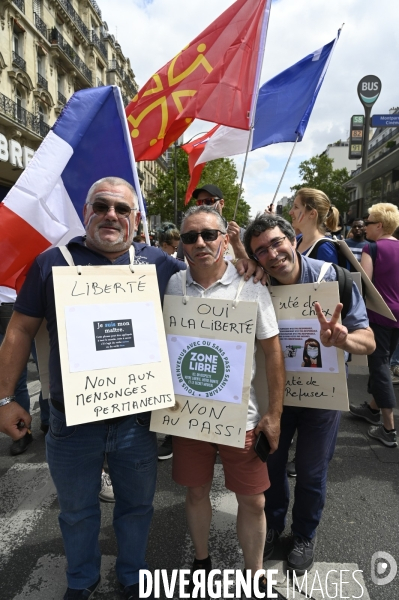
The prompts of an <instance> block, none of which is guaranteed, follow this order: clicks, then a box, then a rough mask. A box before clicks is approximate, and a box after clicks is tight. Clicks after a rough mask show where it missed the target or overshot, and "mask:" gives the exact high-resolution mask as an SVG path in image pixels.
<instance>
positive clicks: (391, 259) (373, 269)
mask: <svg viewBox="0 0 399 600" xmlns="http://www.w3.org/2000/svg"><path fill="white" fill-rule="evenodd" d="M365 225H366V236H367V239H368V240H369V241H370V242H371V243H370V244H368V245H366V246H365V247H364V248H363V252H362V259H361V265H362V267H363V269H364V270H365V271H366V273H367V275H368V276H369V277H370V279H371V280H372V281H373V283H374V285H375V287H376V288H377V290H378V291H379V292H380V294H381V296H382V297H383V299H384V300H385V302H386V304H387V305H388V307H389V308H390V309H391V311H392V313H393V315H394V317H396V319H397V321H396V322H395V321H392V320H391V319H388V318H387V317H383V316H382V315H380V314H378V313H376V312H374V311H372V310H368V311H367V312H368V317H369V320H370V327H371V328H372V330H373V331H374V336H375V341H376V344H377V347H376V349H375V351H374V352H373V354H371V355H370V356H369V357H368V362H369V373H370V377H369V385H368V391H369V392H370V393H371V394H372V399H371V402H370V404H368V403H367V402H364V403H363V404H361V405H360V406H355V405H352V404H351V405H350V411H351V413H352V414H353V415H355V416H357V417H361V418H362V419H365V420H366V421H368V422H369V423H372V424H373V425H374V426H373V427H370V429H369V430H368V434H369V436H370V437H372V438H375V439H377V440H379V441H380V442H382V443H383V444H385V446H388V447H389V448H395V447H396V446H397V445H398V444H397V441H396V430H395V423H394V415H393V408H394V407H395V406H396V398H395V393H394V388H393V385H392V379H391V373H390V369H389V361H390V358H391V356H392V354H393V353H394V351H395V348H396V346H397V344H398V341H399V275H398V265H399V241H398V240H397V239H396V238H395V237H394V236H393V235H392V234H393V233H394V231H395V229H396V228H397V227H398V226H399V210H398V208H397V207H396V206H395V205H394V204H389V203H379V204H374V206H372V207H371V208H369V215H368V218H367V219H366V220H365ZM373 242H375V245H374V244H373ZM381 416H382V424H381V420H380V419H381Z"/></svg>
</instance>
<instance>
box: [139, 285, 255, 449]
mask: <svg viewBox="0 0 399 600" xmlns="http://www.w3.org/2000/svg"><path fill="white" fill-rule="evenodd" d="M257 307H258V305H257V303H256V302H238V304H237V306H236V307H235V308H234V307H233V300H218V299H210V298H194V297H192V296H190V297H189V298H188V302H187V304H184V303H183V297H182V296H165V299H164V309H163V312H164V322H165V330H166V333H167V338H168V347H169V357H170V366H171V370H172V377H173V381H174V384H175V393H176V405H175V406H174V407H171V408H166V409H163V410H157V411H156V412H153V413H152V415H151V426H150V428H151V430H152V431H157V432H160V433H166V434H172V435H178V436H181V437H186V438H191V439H196V440H203V441H208V442H212V443H215V444H226V445H228V446H235V447H237V448H243V447H244V445H245V434H246V422H247V413H248V400H249V393H250V384H251V376H252V361H253V353H254V343H255V329H256V314H257ZM260 354H262V355H263V352H262V351H261V350H260ZM263 357H264V355H263ZM263 370H264V361H263Z"/></svg>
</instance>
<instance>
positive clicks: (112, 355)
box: [65, 302, 161, 373]
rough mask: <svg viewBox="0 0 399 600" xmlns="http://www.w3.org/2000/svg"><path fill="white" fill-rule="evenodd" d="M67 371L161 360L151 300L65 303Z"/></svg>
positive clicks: (74, 371) (72, 371)
mask: <svg viewBox="0 0 399 600" xmlns="http://www.w3.org/2000/svg"><path fill="white" fill-rule="evenodd" d="M65 326H66V334H67V344H68V361H69V371H70V373H77V372H80V371H92V370H97V369H109V368H112V367H123V366H129V365H140V364H146V363H155V362H160V360H161V355H160V348H159V341H158V332H157V328H156V318H155V310H154V304H153V302H135V303H134V304H133V303H132V304H130V303H121V304H84V305H78V306H66V307H65Z"/></svg>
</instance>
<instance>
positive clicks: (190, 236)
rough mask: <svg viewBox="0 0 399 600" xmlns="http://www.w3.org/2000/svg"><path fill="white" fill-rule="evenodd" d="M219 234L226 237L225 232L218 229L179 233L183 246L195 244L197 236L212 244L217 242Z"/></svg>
mask: <svg viewBox="0 0 399 600" xmlns="http://www.w3.org/2000/svg"><path fill="white" fill-rule="evenodd" d="M219 233H221V234H222V235H226V232H225V231H220V229H203V230H202V231H187V233H181V234H180V239H181V241H182V242H183V244H195V242H196V241H197V240H198V236H201V237H202V239H203V241H204V242H214V241H215V240H217V238H218V236H219Z"/></svg>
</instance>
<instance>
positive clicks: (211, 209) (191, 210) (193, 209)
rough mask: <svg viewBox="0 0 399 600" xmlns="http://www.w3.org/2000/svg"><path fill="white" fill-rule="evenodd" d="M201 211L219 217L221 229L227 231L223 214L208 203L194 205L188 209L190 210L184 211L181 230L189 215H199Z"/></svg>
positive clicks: (223, 231)
mask: <svg viewBox="0 0 399 600" xmlns="http://www.w3.org/2000/svg"><path fill="white" fill-rule="evenodd" d="M199 213H204V214H206V215H213V216H214V217H217V220H218V225H219V230H220V231H221V232H222V233H227V228H226V221H225V220H224V219H223V217H222V215H221V214H220V213H219V212H218V211H217V210H215V209H214V207H213V206H207V205H206V204H201V206H192V207H191V208H189V209H188V211H186V212H185V213H184V216H183V219H182V222H181V225H180V231H183V229H184V223H185V222H186V219H188V218H189V217H192V216H193V215H197V214H199Z"/></svg>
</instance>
